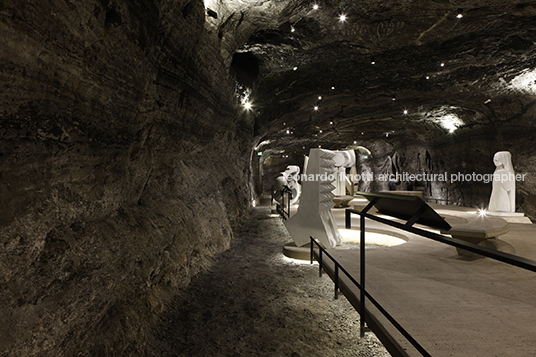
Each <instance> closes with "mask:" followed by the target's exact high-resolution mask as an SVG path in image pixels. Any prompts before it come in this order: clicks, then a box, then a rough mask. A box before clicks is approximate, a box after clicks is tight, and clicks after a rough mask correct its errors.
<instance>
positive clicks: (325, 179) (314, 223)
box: [285, 149, 353, 248]
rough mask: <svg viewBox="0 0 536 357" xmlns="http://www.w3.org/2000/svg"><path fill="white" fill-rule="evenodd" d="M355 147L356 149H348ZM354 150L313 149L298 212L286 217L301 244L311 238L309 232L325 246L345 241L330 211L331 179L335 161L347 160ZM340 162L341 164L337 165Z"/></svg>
mask: <svg viewBox="0 0 536 357" xmlns="http://www.w3.org/2000/svg"><path fill="white" fill-rule="evenodd" d="M348 151H352V153H353V150H348ZM350 156H351V154H350V153H347V152H345V151H330V150H323V149H311V150H310V152H309V160H308V162H307V171H306V175H303V176H302V195H301V199H300V206H299V208H298V212H296V214H295V215H293V216H292V217H290V218H289V219H287V220H286V221H285V226H286V227H287V230H288V231H289V233H290V235H291V236H292V238H293V239H294V242H295V243H296V245H297V246H298V247H300V246H303V245H305V244H307V243H309V242H310V238H309V237H310V236H313V237H314V238H316V239H318V241H319V242H320V244H322V245H323V246H324V247H328V248H334V247H335V246H337V245H341V244H342V237H341V235H340V234H339V230H338V228H337V223H336V222H335V218H334V217H333V214H332V213H331V208H332V207H333V206H334V204H333V201H332V199H333V197H334V194H333V193H332V191H333V190H334V189H335V186H333V184H332V182H333V181H334V180H335V174H336V163H339V162H342V163H344V162H346V161H347V160H348V157H350ZM338 166H341V165H338Z"/></svg>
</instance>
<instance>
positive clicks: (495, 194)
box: [488, 151, 516, 212]
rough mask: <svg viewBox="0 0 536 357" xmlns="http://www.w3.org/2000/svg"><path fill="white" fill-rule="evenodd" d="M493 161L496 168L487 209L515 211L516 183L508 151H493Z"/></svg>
mask: <svg viewBox="0 0 536 357" xmlns="http://www.w3.org/2000/svg"><path fill="white" fill-rule="evenodd" d="M493 163H494V164H495V166H496V167H497V168H496V169H495V172H494V173H493V183H492V189H491V197H490V199H489V206H488V210H489V211H493V212H515V210H516V187H515V186H516V183H515V175H514V168H513V167H512V156H511V154H510V152H508V151H499V152H497V153H495V156H493Z"/></svg>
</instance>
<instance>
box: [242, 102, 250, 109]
mask: <svg viewBox="0 0 536 357" xmlns="http://www.w3.org/2000/svg"><path fill="white" fill-rule="evenodd" d="M244 109H246V110H250V109H251V103H250V102H246V103H244Z"/></svg>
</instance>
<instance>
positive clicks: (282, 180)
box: [274, 165, 301, 205]
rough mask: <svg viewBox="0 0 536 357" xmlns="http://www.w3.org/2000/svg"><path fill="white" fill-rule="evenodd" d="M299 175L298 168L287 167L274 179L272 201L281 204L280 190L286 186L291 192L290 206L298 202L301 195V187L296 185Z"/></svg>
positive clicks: (293, 166)
mask: <svg viewBox="0 0 536 357" xmlns="http://www.w3.org/2000/svg"><path fill="white" fill-rule="evenodd" d="M299 174H300V167H299V166H296V165H289V166H287V168H286V169H285V171H284V172H281V173H280V174H279V176H277V178H276V179H275V185H274V199H275V200H276V201H277V202H278V203H282V201H283V199H284V198H283V196H282V195H281V190H282V189H283V187H285V186H287V187H288V188H289V189H290V190H291V191H292V198H291V199H290V204H291V205H292V204H294V203H296V202H297V201H298V199H299V198H300V194H301V187H300V184H299V183H298V175H299Z"/></svg>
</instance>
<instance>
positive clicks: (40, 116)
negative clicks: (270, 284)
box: [0, 0, 252, 356]
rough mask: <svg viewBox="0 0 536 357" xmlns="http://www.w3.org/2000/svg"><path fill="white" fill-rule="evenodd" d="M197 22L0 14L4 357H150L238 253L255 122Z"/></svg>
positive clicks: (113, 9)
mask: <svg viewBox="0 0 536 357" xmlns="http://www.w3.org/2000/svg"><path fill="white" fill-rule="evenodd" d="M204 12H205V9H204V8H203V4H202V2H200V1H190V2H188V1H180V0H179V1H177V0H173V1H172V0H168V1H164V0H163V1H157V0H154V1H141V0H135V1H131V0H116V1H108V0H84V1H76V2H74V1H69V0H67V1H63V0H48V1H18V0H4V1H2V2H1V3H0V39H1V41H0V85H1V88H2V89H1V91H0V137H1V140H0V183H1V185H0V240H1V245H0V247H1V249H0V269H1V275H0V284H1V289H0V354H1V355H6V356H31V355H41V356H52V355H65V356H75V355H88V356H89V355H92V356H95V355H111V354H115V355H128V354H131V353H134V351H138V352H140V353H142V352H143V351H144V349H145V348H146V346H147V343H148V341H150V336H151V334H150V331H149V330H150V327H151V323H152V322H153V321H154V320H155V319H156V318H157V315H158V313H159V312H161V311H162V310H163V309H164V308H165V305H166V302H167V301H168V299H169V298H170V297H171V296H172V295H173V294H175V293H176V292H177V291H178V289H180V288H182V287H184V286H185V285H186V284H187V283H188V282H189V279H190V278H191V276H192V275H194V274H195V273H196V272H198V271H200V270H202V269H204V268H206V267H207V266H208V265H209V264H210V258H211V256H212V255H214V254H215V253H217V252H220V251H222V250H224V249H226V248H227V247H228V246H229V242H230V239H231V236H232V227H233V225H234V224H235V223H236V222H237V221H238V219H239V218H240V216H241V215H242V214H243V213H244V209H245V208H246V207H247V206H248V204H249V200H250V198H249V197H250V192H249V187H248V182H249V178H248V175H249V172H248V170H249V158H250V146H251V145H250V142H251V141H250V139H249V138H251V136H252V124H251V123H250V122H249V121H248V119H247V117H246V116H244V115H243V114H242V113H241V112H239V111H238V110H237V109H236V105H235V104H234V101H233V94H234V92H233V91H234V82H233V81H232V79H231V78H230V77H229V75H228V70H227V68H225V67H224V65H223V64H222V63H223V61H222V60H221V54H220V52H221V50H220V48H219V43H218V38H217V37H215V36H210V35H209V34H207V32H206V30H205V14H204ZM227 50H229V49H227Z"/></svg>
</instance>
